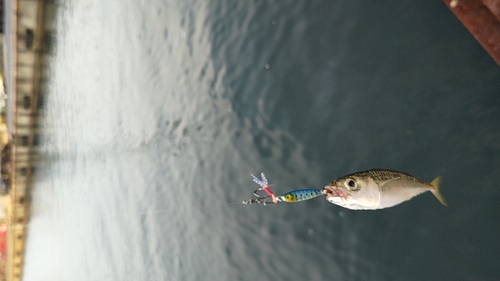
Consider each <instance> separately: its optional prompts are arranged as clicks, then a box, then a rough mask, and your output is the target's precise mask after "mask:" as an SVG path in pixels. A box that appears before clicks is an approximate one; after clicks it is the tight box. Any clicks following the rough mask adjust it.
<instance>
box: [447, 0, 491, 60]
mask: <svg viewBox="0 0 500 281" xmlns="http://www.w3.org/2000/svg"><path fill="white" fill-rule="evenodd" d="M443 1H444V3H445V4H446V5H447V6H448V7H449V8H450V9H451V11H452V12H453V13H454V14H455V15H456V16H457V18H458V19H459V20H460V21H461V22H462V23H463V24H464V25H465V27H467V29H468V30H469V31H470V33H472V35H473V36H474V37H475V38H476V40H477V41H478V42H479V43H480V44H481V45H482V46H483V48H485V49H486V51H487V52H488V53H489V54H490V56H491V57H492V58H493V59H494V60H495V61H496V63H497V64H498V65H500V0H443Z"/></svg>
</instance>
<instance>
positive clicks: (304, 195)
mask: <svg viewBox="0 0 500 281" xmlns="http://www.w3.org/2000/svg"><path fill="white" fill-rule="evenodd" d="M260 175H261V178H262V179H261V180H260V179H259V178H257V177H256V176H254V175H251V176H252V177H253V181H254V182H255V183H256V184H258V185H260V187H259V188H257V189H256V190H255V191H254V192H253V195H254V196H255V197H257V198H256V199H249V200H245V201H243V202H242V203H243V204H262V205H264V206H265V205H266V204H271V203H272V204H277V203H278V202H288V203H294V202H300V201H305V200H309V199H312V198H315V197H318V196H320V195H324V192H323V191H322V190H318V189H298V190H293V191H290V192H287V193H285V194H283V195H279V196H276V195H275V194H274V192H273V191H272V190H271V189H270V188H269V183H268V181H267V178H266V175H264V173H261V174H260ZM261 190H264V191H265V192H266V193H267V196H262V195H260V194H259V191H261Z"/></svg>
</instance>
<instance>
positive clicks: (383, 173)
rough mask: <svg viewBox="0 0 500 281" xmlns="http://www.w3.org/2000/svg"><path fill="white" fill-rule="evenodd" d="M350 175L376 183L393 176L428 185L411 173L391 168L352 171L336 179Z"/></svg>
mask: <svg viewBox="0 0 500 281" xmlns="http://www.w3.org/2000/svg"><path fill="white" fill-rule="evenodd" d="M350 177H360V178H372V179H373V180H374V181H375V182H377V183H380V182H384V181H388V180H390V179H394V178H400V179H401V180H410V181H414V182H418V183H421V184H425V185H430V183H428V182H426V181H423V180H421V179H419V178H416V177H414V176H412V175H409V174H407V173H403V172H398V171H393V170H386V169H372V170H368V171H363V172H358V173H352V174H349V175H347V176H345V177H342V178H340V179H338V180H337V181H339V180H344V179H347V178H350Z"/></svg>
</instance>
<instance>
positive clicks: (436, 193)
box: [431, 176, 448, 206]
mask: <svg viewBox="0 0 500 281" xmlns="http://www.w3.org/2000/svg"><path fill="white" fill-rule="evenodd" d="M440 184H441V177H440V176H439V177H437V178H435V179H434V180H433V181H432V182H431V185H432V186H433V187H434V188H433V189H431V192H432V194H434V196H436V198H437V200H439V202H441V204H443V205H445V206H448V205H447V204H446V201H445V200H444V197H443V195H441V192H439V185H440Z"/></svg>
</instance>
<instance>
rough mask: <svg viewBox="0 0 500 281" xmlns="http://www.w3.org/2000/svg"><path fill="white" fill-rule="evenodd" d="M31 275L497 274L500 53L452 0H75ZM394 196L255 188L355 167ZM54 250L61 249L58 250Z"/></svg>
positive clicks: (56, 84)
mask: <svg viewBox="0 0 500 281" xmlns="http://www.w3.org/2000/svg"><path fill="white" fill-rule="evenodd" d="M56 26H57V28H56V30H57V32H56V33H55V35H54V36H55V44H54V49H53V55H52V57H51V66H50V69H49V73H50V75H51V76H50V79H49V80H50V83H49V85H48V87H47V89H46V97H45V100H46V104H45V108H44V112H43V115H42V119H41V121H40V127H41V128H42V129H43V131H44V134H43V135H42V138H41V139H42V141H41V142H42V144H41V146H40V148H39V156H40V158H41V159H42V160H41V162H42V163H43V165H42V167H41V168H40V169H39V170H37V171H39V173H38V175H37V177H36V182H35V187H34V196H33V201H34V202H33V217H32V220H31V222H30V224H29V229H30V232H29V238H28V243H27V248H26V264H25V273H24V274H25V275H24V276H25V278H24V279H25V280H255V279H258V280H498V279H499V278H500V269H499V268H498V266H497V264H498V260H499V258H500V242H499V240H498V233H499V231H500V209H499V208H498V203H497V202H498V201H499V199H500V186H499V182H500V126H499V125H498V124H499V123H500V68H499V67H498V66H497V65H496V64H495V63H494V62H493V60H492V59H491V58H490V57H489V56H488V55H487V54H486V52H485V51H484V50H483V49H482V48H481V47H480V46H479V45H478V43H477V42H476V41H475V40H474V39H473V37H472V36H471V35H470V34H469V33H468V32H467V30H465V28H464V27H463V26H462V24H461V23H460V22H458V20H456V19H455V18H454V16H453V15H452V13H451V12H450V11H449V10H448V9H447V8H446V7H445V5H444V4H443V3H441V2H440V1H384V2H383V3H375V2H373V3H372V2H369V3H367V2H366V1H314V0H307V1H299V0H296V1H257V0H256V1H229V0H227V1H222V0H217V1H207V2H204V1H175V0H169V1H152V2H150V3H143V2H141V1H109V2H108V1H64V2H60V3H59V4H58V8H57V13H56ZM370 168H388V169H395V170H401V171H404V172H407V173H410V174H412V175H415V176H417V177H420V178H422V179H424V180H428V181H430V180H432V179H433V178H434V177H436V176H438V175H441V176H442V177H443V183H442V187H441V188H442V193H443V195H444V197H445V198H446V200H447V201H448V203H449V206H448V207H443V206H441V205H440V203H439V202H438V201H437V200H436V199H435V198H434V197H433V196H432V195H431V194H430V193H429V194H425V195H421V196H419V197H417V198H415V199H413V200H411V201H409V202H406V203H404V204H402V205H400V206H396V207H394V208H390V209H385V210H379V211H350V210H347V209H343V208H341V207H338V206H336V205H333V204H330V203H328V202H327V201H326V200H324V199H323V198H319V199H315V200H311V201H309V202H303V203H300V204H285V203H282V204H279V205H276V206H266V207H264V206H255V205H252V206H245V205H242V204H241V203H240V202H241V200H244V199H248V198H250V197H251V196H252V195H251V194H252V192H253V190H254V189H255V188H256V187H257V186H255V184H254V183H253V182H252V181H251V177H250V173H253V174H258V173H260V172H261V171H264V172H265V173H266V175H267V176H268V178H269V180H270V182H271V183H274V184H275V186H274V187H273V189H274V190H275V191H276V192H277V193H281V192H286V191H289V190H291V189H297V188H322V187H323V186H324V185H325V184H327V183H328V182H330V181H332V180H333V179H336V178H337V177H340V176H343V175H345V174H347V173H351V172H355V171H361V170H366V169H370ZM48 253H51V254H50V255H48Z"/></svg>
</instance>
